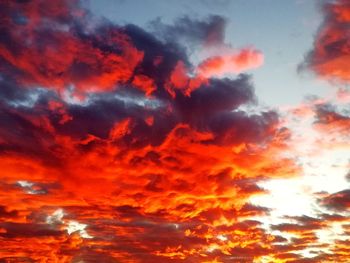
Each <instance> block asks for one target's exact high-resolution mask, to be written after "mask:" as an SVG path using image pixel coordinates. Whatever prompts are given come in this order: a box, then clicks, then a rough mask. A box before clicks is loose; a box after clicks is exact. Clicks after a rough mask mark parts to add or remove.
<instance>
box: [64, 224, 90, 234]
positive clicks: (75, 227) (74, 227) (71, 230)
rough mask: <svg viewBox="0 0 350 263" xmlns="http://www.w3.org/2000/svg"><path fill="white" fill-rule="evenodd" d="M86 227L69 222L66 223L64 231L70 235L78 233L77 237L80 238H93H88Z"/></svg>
mask: <svg viewBox="0 0 350 263" xmlns="http://www.w3.org/2000/svg"><path fill="white" fill-rule="evenodd" d="M86 227H87V225H86V224H80V223H79V222H77V221H69V222H68V225H67V227H66V230H67V232H68V234H69V235H70V234H72V233H74V232H79V235H80V236H81V237H82V238H93V236H90V235H89V234H88V233H87V232H86V230H85V228H86Z"/></svg>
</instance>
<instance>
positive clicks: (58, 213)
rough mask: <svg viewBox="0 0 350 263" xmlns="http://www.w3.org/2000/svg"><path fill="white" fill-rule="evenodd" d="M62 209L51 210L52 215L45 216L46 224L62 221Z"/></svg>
mask: <svg viewBox="0 0 350 263" xmlns="http://www.w3.org/2000/svg"><path fill="white" fill-rule="evenodd" d="M64 215H65V214H64V212H63V209H61V208H60V209H57V210H56V211H55V212H53V214H52V215H50V216H48V217H47V218H46V223H47V224H57V223H63V220H62V219H63V216H64Z"/></svg>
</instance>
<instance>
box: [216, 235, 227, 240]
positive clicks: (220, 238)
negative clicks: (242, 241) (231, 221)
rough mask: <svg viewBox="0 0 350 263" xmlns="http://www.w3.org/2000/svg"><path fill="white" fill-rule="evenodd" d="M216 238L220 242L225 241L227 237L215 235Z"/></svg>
mask: <svg viewBox="0 0 350 263" xmlns="http://www.w3.org/2000/svg"><path fill="white" fill-rule="evenodd" d="M216 238H217V239H219V240H220V241H227V237H226V236H224V235H217V236H216Z"/></svg>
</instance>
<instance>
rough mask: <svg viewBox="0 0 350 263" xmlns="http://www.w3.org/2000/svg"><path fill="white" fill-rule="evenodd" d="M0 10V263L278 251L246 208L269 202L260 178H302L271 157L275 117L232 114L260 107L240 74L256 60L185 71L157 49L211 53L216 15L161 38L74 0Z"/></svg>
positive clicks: (174, 54)
mask: <svg viewBox="0 0 350 263" xmlns="http://www.w3.org/2000/svg"><path fill="white" fill-rule="evenodd" d="M0 5H1V6H0V7H1V8H0V10H1V11H0V13H1V15H2V17H4V19H3V20H2V22H1V28H0V31H1V34H2V36H4V37H3V38H1V40H0V61H1V70H2V71H1V72H2V73H1V76H0V77H1V78H0V83H1V85H2V86H3V87H4V88H3V89H1V90H0V166H1V168H2V169H1V173H2V174H1V177H2V180H1V184H0V203H1V204H4V205H3V206H2V207H0V217H1V218H2V219H3V221H2V223H1V224H0V235H1V237H2V238H1V240H0V247H2V248H3V249H4V250H5V251H6V253H4V255H1V257H2V259H1V260H3V259H4V260H7V259H8V258H11V260H12V259H14V260H22V259H23V258H25V259H24V260H27V261H30V260H31V261H45V260H56V261H57V262H65V261H73V262H75V261H76V262H78V261H81V260H86V261H88V260H90V259H92V260H94V261H104V262H114V261H115V262H116V261H127V260H130V258H132V259H135V261H136V262H137V261H139V262H142V261H147V262H148V261H149V262H150V261H155V262H177V261H183V260H189V261H191V262H192V261H193V262H202V261H206V260H207V261H210V260H211V261H213V260H223V261H228V262H229V261H232V260H233V259H234V257H242V258H246V259H248V260H250V261H251V260H252V259H255V258H261V257H263V256H266V255H272V254H273V253H275V252H276V251H274V244H273V243H274V241H276V240H280V239H281V238H280V237H279V238H278V237H277V236H276V237H274V236H272V235H271V234H270V233H268V232H266V231H265V230H264V229H263V228H262V227H261V222H259V221H257V220H253V219H252V217H257V216H264V215H267V214H268V213H269V212H270V210H269V209H267V208H265V207H261V206H255V205H252V204H250V202H249V199H250V198H251V197H252V196H254V195H259V194H262V193H264V189H262V188H261V187H259V186H258V183H259V182H260V181H262V180H266V179H268V178H276V177H277V178H278V177H284V176H290V175H291V174H294V173H295V172H296V171H297V170H298V169H297V167H296V165H295V164H294V163H293V161H292V160H290V159H288V158H283V157H281V155H280V154H279V151H278V150H277V149H279V150H280V149H281V148H283V147H282V145H283V141H284V137H283V136H282V137H281V132H282V131H285V128H283V127H282V124H281V120H280V117H279V115H278V113H277V112H275V111H273V110H267V111H261V112H258V113H254V114H253V113H251V112H248V111H246V110H244V108H243V106H246V105H254V104H256V103H257V99H256V97H255V95H254V87H253V84H252V77H251V76H248V75H245V74H239V73H241V71H245V70H248V69H250V68H254V67H256V66H259V65H260V64H261V63H262V54H261V53H260V52H259V51H257V50H256V49H255V48H243V49H242V50H235V52H234V53H232V54H231V53H230V54H229V55H228V56H224V55H223V54H220V56H219V57H218V56H216V57H209V58H207V60H204V62H202V64H199V65H193V64H192V63H191V60H190V59H189V54H188V53H187V52H186V47H184V46H183V45H182V44H181V42H178V43H169V42H167V41H165V39H166V35H167V34H179V35H181V36H182V37H183V38H186V39H189V38H192V40H191V41H193V42H199V43H204V44H205V45H209V46H215V45H220V44H222V43H223V41H224V26H225V19H223V18H221V17H218V16H214V17H210V18H209V19H207V20H203V21H200V20H191V19H189V18H183V19H180V20H179V21H178V22H176V23H175V25H174V26H169V27H167V26H164V27H162V29H161V30H163V31H162V32H163V33H162V34H160V35H156V34H152V33H150V32H147V31H145V30H144V29H142V28H140V27H137V26H135V25H126V26H119V25H114V24H112V23H111V22H108V21H105V20H100V19H97V18H95V17H94V16H93V15H92V14H91V13H90V12H89V11H87V10H85V9H84V8H83V7H82V6H81V5H80V4H79V3H78V2H75V1H73V2H72V1H53V2H52V3H51V2H50V4H48V3H47V2H46V1H35V2H33V1H29V2H28V1H24V2H23V1H17V2H4V3H1V4H0ZM171 29H174V30H173V32H170V31H169V30H171ZM230 50H231V49H230ZM232 50H233V49H232ZM232 50H231V51H232ZM236 51H237V52H236ZM218 58H220V59H223V60H224V64H222V65H219V67H218V69H213V68H212V67H210V65H209V64H210V63H209V61H210V59H212V60H215V59H218ZM227 66H228V68H227ZM232 72H233V73H235V74H233V75H228V76H226V75H225V77H223V75H222V74H225V73H232ZM277 141H278V143H277ZM63 211H64V212H63ZM67 230H68V231H69V233H67ZM218 237H221V238H218ZM223 237H225V238H223Z"/></svg>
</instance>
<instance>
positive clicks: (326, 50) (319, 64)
mask: <svg viewBox="0 0 350 263" xmlns="http://www.w3.org/2000/svg"><path fill="white" fill-rule="evenodd" d="M349 10H350V5H349V2H348V1H347V0H337V1H323V2H322V11H323V14H324V20H323V23H322V25H321V26H320V28H319V29H318V32H317V34H316V37H315V40H314V44H313V49H312V50H311V51H310V52H309V53H308V54H307V55H306V58H305V63H304V65H303V66H306V67H308V68H310V69H311V70H313V71H314V72H315V73H316V74H317V75H318V76H320V77H322V78H326V79H335V80H338V81H339V80H340V81H345V82H348V81H349V80H350V72H349V67H348V66H347V65H348V62H349V58H350V51H349V38H348V37H347V36H348V34H349V28H350V27H349V23H350V19H349ZM303 66H302V67H303Z"/></svg>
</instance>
